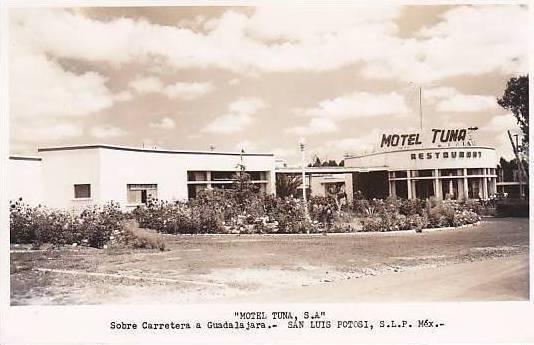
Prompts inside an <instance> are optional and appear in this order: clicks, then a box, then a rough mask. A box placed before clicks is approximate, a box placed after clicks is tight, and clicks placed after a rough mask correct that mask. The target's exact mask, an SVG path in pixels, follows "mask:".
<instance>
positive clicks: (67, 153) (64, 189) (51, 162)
mask: <svg viewBox="0 0 534 345" xmlns="http://www.w3.org/2000/svg"><path fill="white" fill-rule="evenodd" d="M39 154H40V156H41V157H42V159H43V169H42V170H43V192H44V202H45V204H46V205H47V206H49V207H57V208H73V207H74V208H77V207H82V206H85V205H87V204H91V203H93V202H95V201H98V200H99V198H100V192H101V190H100V184H99V181H100V154H99V151H98V150H63V151H44V152H39ZM87 183H88V184H91V198H90V199H75V198H74V185H75V184H87Z"/></svg>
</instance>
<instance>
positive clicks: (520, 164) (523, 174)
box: [508, 131, 527, 199]
mask: <svg viewBox="0 0 534 345" xmlns="http://www.w3.org/2000/svg"><path fill="white" fill-rule="evenodd" d="M514 136H515V141H516V142H515V143H514V140H513V139H512V134H511V133H510V131H508V138H509V139H510V143H511V144H512V149H513V150H514V155H515V159H517V167H518V168H519V198H520V199H524V198H525V191H524V187H523V182H524V181H525V180H526V176H527V173H526V171H525V166H524V165H523V160H522V159H521V155H520V154H519V142H518V140H517V134H516V135H514Z"/></svg>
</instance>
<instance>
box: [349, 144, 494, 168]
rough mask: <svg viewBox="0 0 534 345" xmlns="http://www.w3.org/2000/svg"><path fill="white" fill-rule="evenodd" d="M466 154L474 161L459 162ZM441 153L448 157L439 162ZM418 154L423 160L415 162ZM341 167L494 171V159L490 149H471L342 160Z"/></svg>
mask: <svg viewBox="0 0 534 345" xmlns="http://www.w3.org/2000/svg"><path fill="white" fill-rule="evenodd" d="M468 151H469V152H471V153H472V152H477V155H476V157H473V156H471V157H469V158H467V157H465V156H464V157H463V158H460V157H459V156H458V155H459V153H460V152H464V153H466V152H468ZM444 152H447V153H448V154H449V157H448V158H443V153H444ZM452 152H455V153H456V154H457V156H456V158H452V157H451V153H452ZM478 153H480V156H479V154H478ZM412 154H415V155H416V157H417V158H416V159H412ZM420 154H422V155H423V157H424V158H423V159H420V158H419V155H420ZM436 154H438V155H436ZM427 155H431V156H432V158H430V159H427ZM345 166H347V167H361V168H370V167H385V168H386V169H388V170H420V169H454V168H458V169H460V168H495V167H496V166H497V155H496V153H495V150H494V149H493V148H488V147H475V146H464V147H444V148H427V149H409V150H398V151H392V152H382V153H374V154H369V155H365V156H361V157H349V158H345Z"/></svg>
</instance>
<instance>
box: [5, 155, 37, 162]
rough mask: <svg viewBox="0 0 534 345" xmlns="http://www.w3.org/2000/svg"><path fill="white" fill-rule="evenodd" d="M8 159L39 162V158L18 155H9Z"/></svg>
mask: <svg viewBox="0 0 534 345" xmlns="http://www.w3.org/2000/svg"><path fill="white" fill-rule="evenodd" d="M9 159H11V160H14V161H41V160H42V158H41V157H36V156H20V155H10V156H9Z"/></svg>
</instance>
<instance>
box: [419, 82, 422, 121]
mask: <svg viewBox="0 0 534 345" xmlns="http://www.w3.org/2000/svg"><path fill="white" fill-rule="evenodd" d="M422 94H423V91H422V88H421V86H419V120H420V126H421V132H422V131H423V101H422Z"/></svg>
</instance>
